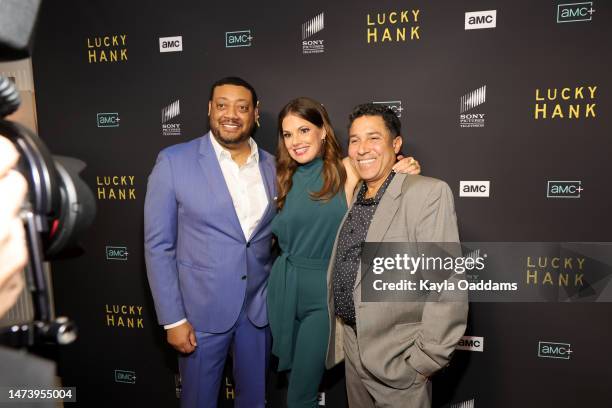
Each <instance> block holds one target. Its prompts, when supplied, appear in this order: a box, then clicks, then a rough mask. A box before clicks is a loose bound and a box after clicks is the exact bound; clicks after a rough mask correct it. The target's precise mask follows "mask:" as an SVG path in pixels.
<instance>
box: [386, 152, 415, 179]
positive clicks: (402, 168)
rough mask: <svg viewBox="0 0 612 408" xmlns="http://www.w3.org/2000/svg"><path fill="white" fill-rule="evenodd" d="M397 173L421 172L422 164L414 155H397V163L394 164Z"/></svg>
mask: <svg viewBox="0 0 612 408" xmlns="http://www.w3.org/2000/svg"><path fill="white" fill-rule="evenodd" d="M393 170H394V171H395V172H396V173H404V174H413V175H416V174H421V165H420V164H419V162H418V161H417V160H416V159H415V158H414V157H404V156H402V155H401V154H400V155H398V156H397V163H395V166H393Z"/></svg>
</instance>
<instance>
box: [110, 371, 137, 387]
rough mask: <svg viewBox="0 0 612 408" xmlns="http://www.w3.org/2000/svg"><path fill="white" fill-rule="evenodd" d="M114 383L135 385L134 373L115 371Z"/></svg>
mask: <svg viewBox="0 0 612 408" xmlns="http://www.w3.org/2000/svg"><path fill="white" fill-rule="evenodd" d="M115 382H118V383H124V384H136V373H135V372H134V371H125V370H115Z"/></svg>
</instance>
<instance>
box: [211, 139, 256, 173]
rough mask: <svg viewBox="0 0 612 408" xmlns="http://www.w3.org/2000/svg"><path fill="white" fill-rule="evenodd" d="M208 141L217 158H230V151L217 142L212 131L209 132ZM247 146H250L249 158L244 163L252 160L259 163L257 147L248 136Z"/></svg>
mask: <svg viewBox="0 0 612 408" xmlns="http://www.w3.org/2000/svg"><path fill="white" fill-rule="evenodd" d="M210 142H211V143H212V146H213V149H214V150H215V155H216V156H217V160H219V161H221V160H228V159H229V160H232V155H231V153H230V152H229V151H228V150H227V149H225V148H224V147H223V146H221V145H220V144H219V142H217V139H215V136H213V134H212V132H211V133H210ZM249 147H250V148H251V154H250V155H249V158H248V159H247V161H246V163H245V165H246V164H249V163H250V162H253V161H254V162H255V163H259V150H258V149H257V143H255V140H253V138H252V137H249Z"/></svg>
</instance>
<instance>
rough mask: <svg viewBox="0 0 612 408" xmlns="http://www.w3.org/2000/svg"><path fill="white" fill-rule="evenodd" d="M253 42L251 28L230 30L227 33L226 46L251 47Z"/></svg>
mask: <svg viewBox="0 0 612 408" xmlns="http://www.w3.org/2000/svg"><path fill="white" fill-rule="evenodd" d="M252 44H253V36H252V35H251V30H241V31H229V32H227V33H225V48H235V47H250V46H251V45H252Z"/></svg>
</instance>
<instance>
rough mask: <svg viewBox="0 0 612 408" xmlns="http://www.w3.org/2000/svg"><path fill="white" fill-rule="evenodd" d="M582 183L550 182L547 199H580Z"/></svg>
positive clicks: (547, 186) (547, 185) (547, 188)
mask: <svg viewBox="0 0 612 408" xmlns="http://www.w3.org/2000/svg"><path fill="white" fill-rule="evenodd" d="M582 190H584V189H583V188H582V181H548V183H547V184H546V197H547V198H580V196H581V193H582Z"/></svg>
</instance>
